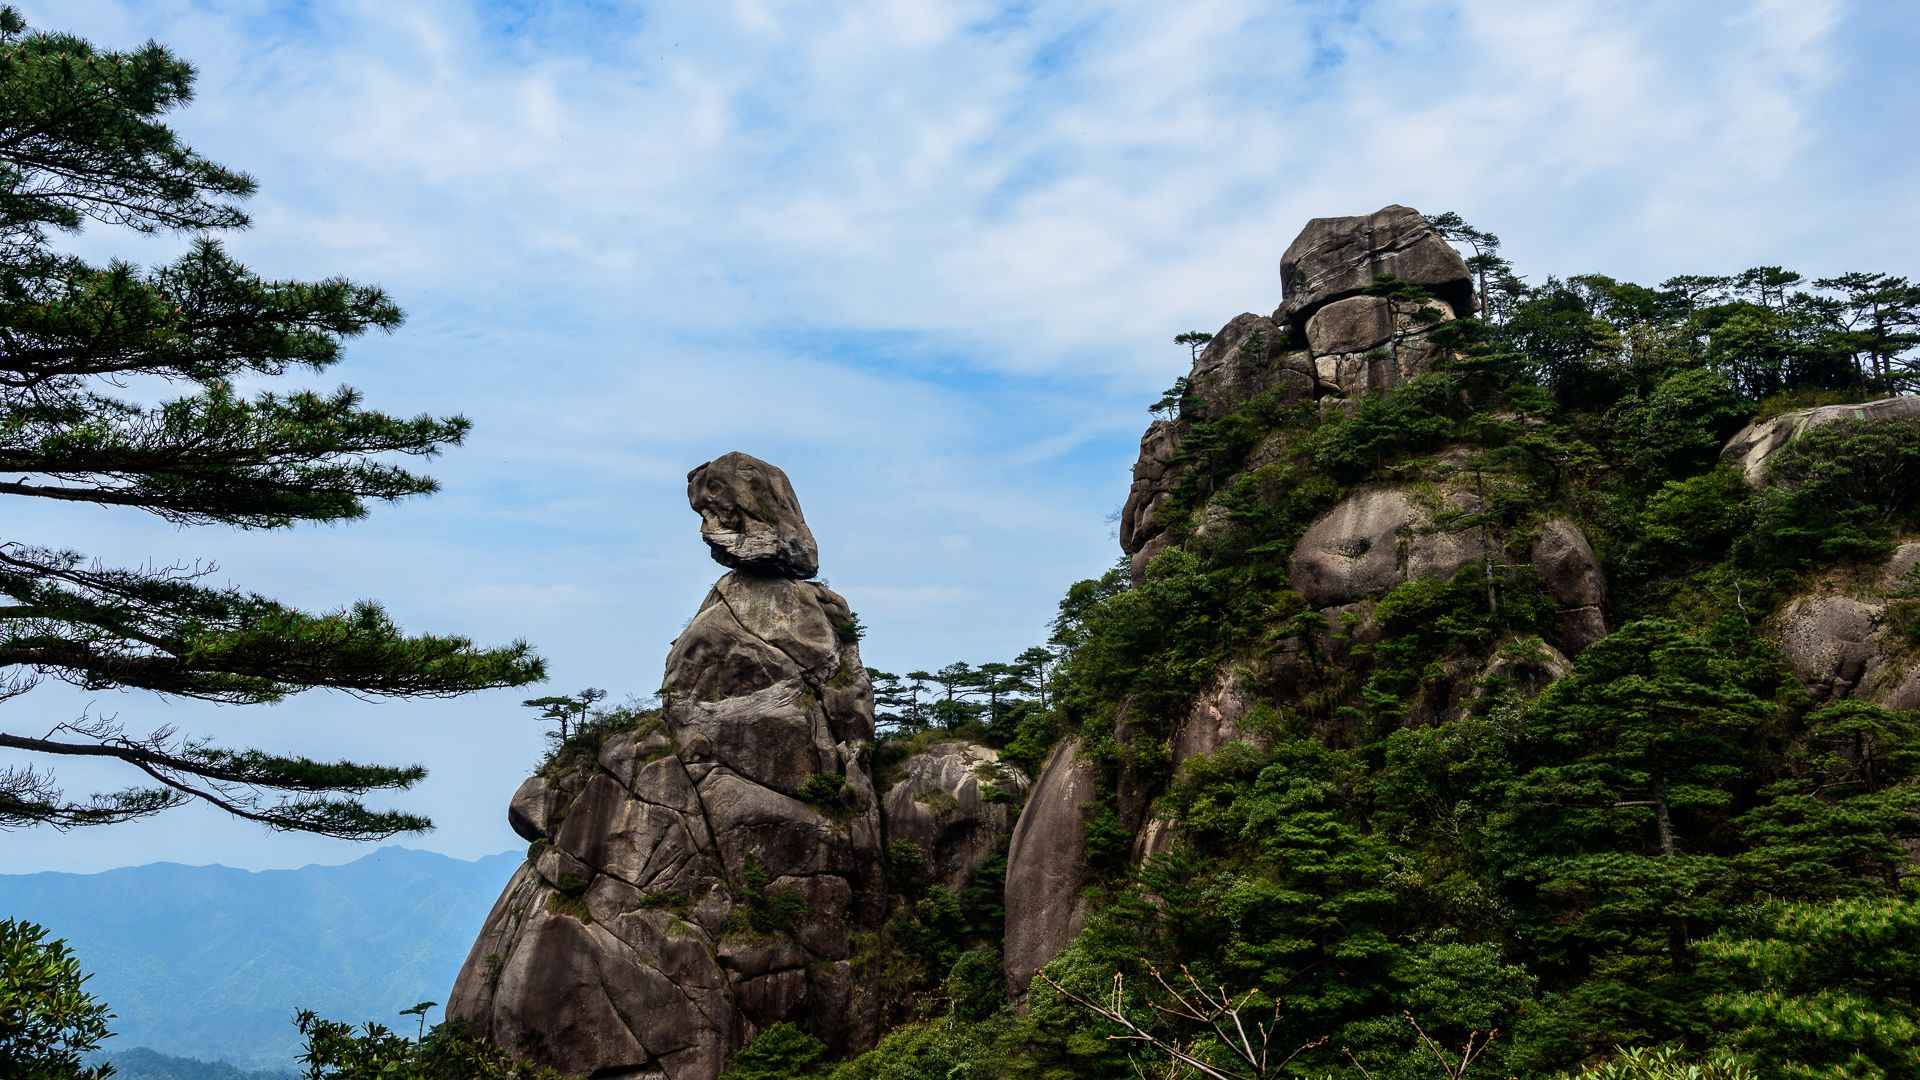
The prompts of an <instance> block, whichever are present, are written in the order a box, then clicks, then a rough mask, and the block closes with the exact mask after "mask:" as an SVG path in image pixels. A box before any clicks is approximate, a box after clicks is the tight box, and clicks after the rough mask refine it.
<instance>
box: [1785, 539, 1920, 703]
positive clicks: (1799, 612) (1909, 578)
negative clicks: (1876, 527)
mask: <svg viewBox="0 0 1920 1080" xmlns="http://www.w3.org/2000/svg"><path fill="white" fill-rule="evenodd" d="M1916 566H1920V541H1911V542H1908V543H1905V544H1902V545H1900V546H1899V548H1897V549H1896V550H1895V551H1894V553H1893V555H1892V557H1891V558H1889V559H1888V560H1887V561H1886V562H1885V563H1883V564H1882V565H1881V566H1879V567H1878V568H1876V569H1875V572H1874V573H1873V574H1872V575H1871V576H1870V577H1868V578H1866V579H1864V580H1862V579H1860V578H1859V576H1858V575H1856V576H1855V577H1854V578H1853V579H1852V580H1848V579H1847V578H1845V577H1841V578H1839V579H1831V578H1830V579H1829V580H1827V581H1824V582H1822V583H1821V584H1820V585H1819V586H1818V587H1816V588H1815V589H1814V590H1813V591H1811V592H1807V593H1804V594H1802V595H1800V596H1797V597H1794V598H1793V599H1792V600H1790V601H1788V602H1787V604H1786V605H1785V606H1784V607H1782V608H1781V610H1780V613H1779V614H1778V615H1776V616H1775V617H1774V619H1773V629H1774V634H1775V637H1776V638H1777V640H1778V641H1779V642H1780V650H1781V652H1782V653H1783V654H1784V655H1785V656H1786V659H1787V664H1788V666H1790V667H1792V668H1793V671H1794V674H1796V675H1798V676H1800V679H1801V681H1803V682H1805V683H1806V684H1807V689H1808V690H1809V691H1810V692H1811V693H1812V694H1813V697H1814V700H1816V701H1837V700H1840V699H1842V698H1859V699H1861V700H1864V701H1868V702H1871V703H1873V704H1875V705H1883V706H1885V707H1887V708H1889V709H1920V647H1917V643H1916V642H1915V641H1914V639H1913V637H1912V636H1911V633H1910V631H1907V630H1904V629H1903V627H1906V626H1912V625H1914V623H1915V622H1917V621H1920V610H1916V609H1917V608H1920V579H1916V578H1915V577H1914V576H1913V575H1914V568H1915V567H1916ZM1897 615H1904V616H1905V618H1897V617H1896V616H1897Z"/></svg>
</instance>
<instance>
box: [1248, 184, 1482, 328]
mask: <svg viewBox="0 0 1920 1080" xmlns="http://www.w3.org/2000/svg"><path fill="white" fill-rule="evenodd" d="M1382 274H1391V275H1392V276H1394V277H1397V278H1400V279H1401V280H1403V281H1410V282H1412V283H1414V284H1416V285H1423V286H1425V287H1426V288H1427V289H1428V290H1429V291H1431V292H1432V293H1433V295H1434V296H1435V297H1437V298H1439V299H1441V300H1443V301H1445V302H1446V303H1447V305H1448V306H1449V307H1451V308H1452V309H1453V311H1454V313H1455V314H1457V315H1467V314H1469V313H1471V312H1472V310H1473V279H1472V276H1471V275H1470V274H1469V273H1468V271H1467V264H1466V261H1465V260H1464V259H1462V258H1461V257H1460V253H1459V252H1457V251H1455V250H1454V249H1453V245H1451V244H1449V243H1447V242H1446V241H1445V240H1443V239H1441V238H1440V235H1439V234H1438V233H1436V232H1434V231H1433V229H1432V228H1431V227H1430V226H1429V225H1428V224H1427V221H1426V218H1424V217H1422V216H1421V215H1420V212H1419V211H1418V210H1415V209H1413V208H1411V207H1406V206H1397V205H1396V206H1387V207H1382V208H1381V209H1379V210H1376V211H1374V212H1373V213H1371V214H1363V215H1359V216H1356V217H1331V218H1314V219H1313V220H1311V221H1309V222H1307V226H1306V228H1304V229H1302V230H1301V231H1300V235H1299V236H1297V237H1295V238H1294V241H1293V243H1291V244H1289V245H1287V250H1286V253H1285V254H1284V255H1282V256H1281V257H1280V295H1281V297H1282V301H1281V304H1280V307H1279V309H1278V310H1276V311H1275V312H1274V313H1273V321H1274V322H1276V323H1281V324H1289V323H1290V324H1294V325H1300V324H1302V323H1304V322H1305V321H1306V320H1307V318H1308V317H1309V316H1311V315H1312V314H1313V313H1314V312H1315V311H1317V310H1319V309H1320V308H1321V307H1322V306H1324V305H1327V304H1331V303H1333V302H1334V301H1336V300H1344V299H1346V298H1347V297H1350V296H1358V295H1360V294H1361V293H1362V292H1364V291H1365V290H1366V289H1367V287H1368V286H1370V285H1372V284H1373V279H1374V278H1375V277H1377V276H1379V275H1382Z"/></svg>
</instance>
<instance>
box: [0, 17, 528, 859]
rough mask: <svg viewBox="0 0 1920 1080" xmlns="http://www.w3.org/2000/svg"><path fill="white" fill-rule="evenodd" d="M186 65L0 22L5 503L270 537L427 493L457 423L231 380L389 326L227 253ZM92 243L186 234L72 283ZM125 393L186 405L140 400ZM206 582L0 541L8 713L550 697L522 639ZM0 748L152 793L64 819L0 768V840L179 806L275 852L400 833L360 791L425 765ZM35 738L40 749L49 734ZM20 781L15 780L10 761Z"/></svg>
mask: <svg viewBox="0 0 1920 1080" xmlns="http://www.w3.org/2000/svg"><path fill="white" fill-rule="evenodd" d="M193 81H194V72H193V69H192V67H191V66H189V65H188V64H187V63H185V62H184V61H182V60H180V59H178V58H176V57H175V56H173V55H172V54H171V53H169V52H168V51H167V50H166V49H165V48H163V47H161V46H160V45H157V44H148V45H146V46H143V47H141V48H139V49H137V50H134V51H131V52H109V51H102V50H99V49H96V48H94V47H93V46H92V45H91V44H89V43H88V42H86V41H84V40H81V39H79V38H76V37H73V36H70V35H66V34H59V33H45V32H28V30H27V28H26V25H25V23H24V22H23V20H22V19H21V18H20V16H19V14H18V13H17V12H15V11H14V10H13V9H12V8H0V470H4V471H5V473H6V475H7V476H8V477H9V478H10V479H9V480H8V481H6V482H4V483H0V494H6V495H16V496H24V497H30V498H41V499H53V500H58V501H65V502H81V503H92V504H97V505H102V506H114V507H131V508H136V509H140V510H144V511H147V512H149V513H152V514H156V515H158V516H160V517H162V518H164V519H166V520H168V521H171V522H175V523H178V524H181V525H205V524H224V525H230V526H236V527H240V528H285V527H289V526H292V525H294V524H297V523H300V522H322V521H344V520H351V519H354V518H359V517H362V516H364V515H365V514H366V504H367V503H368V501H369V500H380V501H391V500H395V499H400V498H404V497H407V496H412V495H421V494H426V493H429V492H431V491H433V490H434V489H435V484H434V482H433V480H432V479H431V478H429V477H426V476H422V475H419V474H416V473H413V472H409V471H407V470H405V469H402V468H400V467H398V466H396V465H395V464H394V463H393V459H394V458H395V457H396V456H398V457H420V458H426V457H431V456H433V455H434V454H437V453H438V452H439V451H440V450H441V449H442V448H444V447H446V446H450V445H456V444H458V443H459V442H460V441H461V440H462V439H463V438H464V437H465V435H466V433H467V430H468V428H469V426H470V425H469V424H468V422H467V420H466V419H465V418H463V417H458V416H452V417H432V416H416V417H411V418H408V417H396V416H389V415H387V414H384V413H380V412H374V411H370V410H368V409H365V408H363V407H362V405H361V398H360V394H359V393H358V392H357V391H355V390H353V389H352V388H350V387H341V388H340V389H338V390H335V391H332V392H330V393H317V392H313V391H306V390H302V391H296V392H293V393H287V394H281V393H277V392H273V391H262V392H259V393H256V394H254V395H253V396H251V397H247V396H243V394H242V393H241V391H240V390H239V389H238V388H237V386H236V383H237V382H238V381H240V380H249V381H251V380H256V379H259V378H262V377H269V378H270V377H274V376H280V375H285V374H287V373H289V372H292V371H295V370H296V369H306V370H308V371H313V372H319V371H324V370H326V369H327V368H329V367H331V366H333V365H334V364H335V363H336V362H337V361H338V360H339V359H340V355H341V346H342V343H343V342H344V341H345V340H347V339H349V338H352V337H355V336H357V335H360V334H363V333H365V332H366V331H368V330H375V329H378V330H392V329H394V328H395V327H397V326H399V324H400V322H401V313H400V309H399V308H398V307H396V306H395V305H394V304H393V303H392V301H390V300H389V299H388V298H387V296H386V295H385V294H384V293H383V292H381V291H380V290H379V289H378V288H375V287H372V286H367V285H358V284H354V283H352V282H348V281H344V280H340V279H337V278H335V279H327V280H324V281H317V282H307V281H271V280H267V279H264V278H262V277H260V276H258V275H257V274H254V273H253V272H251V271H249V270H248V269H247V268H246V267H244V266H242V265H240V264H239V263H238V262H236V261H234V260H233V259H232V258H231V257H229V256H228V255H227V253H226V252H225V251H224V249H223V248H222V247H221V246H220V243H219V242H218V241H217V240H216V239H214V238H213V233H214V232H215V231H216V230H227V229H236V228H240V227H244V226H245V225H246V224H247V223H248V222H247V216H246V214H245V213H244V212H242V211H241V210H240V209H239V207H238V205H237V204H236V201H237V200H239V199H242V198H245V197H246V196H248V195H250V194H252V192H253V190H254V183H253V181H252V180H251V179H249V178H248V177H246V176H245V175H242V174H240V173H237V172H234V171H232V170H230V169H227V168H225V167H223V166H220V165H218V164H216V163H214V162H212V161H209V160H207V159H206V158H203V157H201V156H200V155H199V154H197V153H195V152H194V151H193V150H192V149H190V148H188V147H187V146H185V145H183V144H182V143H181V142H180V141H179V139H178V138H177V137H176V135H175V133H174V132H173V131H172V130H171V129H170V128H168V127H167V126H166V124H165V123H164V117H165V116H166V115H167V114H168V113H169V112H171V111H173V110H175V109H177V108H179V107H181V106H183V105H185V104H187V103H188V102H189V101H190V100H191V99H192V96H193ZM88 222H94V223H105V224H109V225H115V226H122V227H126V228H130V229H133V230H135V231H139V232H155V231H188V232H192V233H194V234H196V239H195V241H194V243H193V246H192V248H191V250H189V251H188V252H187V254H185V255H184V256H182V257H180V258H179V259H178V260H176V261H174V262H172V263H170V264H168V265H165V266H161V267H157V268H153V269H141V268H137V267H135V266H132V265H130V264H128V263H124V262H119V261H115V262H111V263H109V264H107V265H105V266H99V265H94V264H91V263H89V262H87V261H85V260H84V259H81V258H79V257H77V256H73V255H69V254H65V253H62V252H61V251H60V250H58V249H57V248H56V247H55V246H54V245H53V244H52V242H51V236H50V234H57V233H61V232H73V231H76V230H78V229H79V228H80V227H81V226H82V225H83V224H85V223H88ZM136 386H144V387H152V388H157V390H159V391H162V392H174V391H177V390H179V389H180V388H182V387H184V388H186V389H185V393H184V395H183V396H178V397H173V398H169V399H166V400H162V401H159V402H158V403H154V402H151V401H149V400H146V399H144V398H143V397H141V396H140V395H139V394H137V393H135V392H134V388H135V387H136ZM212 572H213V568H212V567H211V566H207V565H193V566H185V565H174V566H168V565H154V566H149V567H145V568H141V569H136V570H116V569H110V568H105V567H101V566H100V565H98V564H96V563H93V562H92V561H91V560H89V559H88V558H86V557H85V556H84V555H82V554H80V553H79V552H75V551H69V550H63V549H60V548H53V547H42V546H35V545H32V544H27V543H22V542H19V541H14V540H8V541H5V542H0V594H3V595H5V596H6V598H7V599H8V601H9V603H7V604H6V605H4V606H0V668H4V669H5V671H4V672H0V700H5V699H7V698H12V697H17V696H19V695H21V694H24V693H26V692H27V691H28V690H30V689H31V688H32V687H33V685H34V683H35V682H36V681H37V680H38V679H40V678H43V677H52V678H57V679H61V680H64V681H67V682H70V683H73V684H75V685H77V686H81V687H84V688H86V689H88V690H107V689H116V688H127V689H138V690H147V691H152V692H154V693H157V694H163V695H173V696H178V697H187V698H198V699H202V700H208V701H218V702H228V703H238V704H257V703H265V702H272V701H277V700H280V699H281V698H283V697H285V696H286V695H288V694H290V693H294V692H297V691H301V690H306V689H310V688H317V687H324V688H331V689H338V690H346V691H350V692H354V693H359V694H366V695H388V696H396V697H431V696H444V695H452V694H459V693H464V692H467V691H470V690H477V689H483V688H487V687H497V686H513V685H520V684H523V683H527V682H531V681H536V680H538V679H539V678H541V677H542V666H541V662H540V660H539V658H538V657H536V656H534V654H533V653H532V651H531V649H530V648H529V647H528V646H527V645H526V644H525V643H516V644H513V645H510V646H507V647H505V648H496V649H483V648H477V647H475V646H474V644H473V643H472V642H471V641H468V640H467V639H465V638H462V637H454V636H442V635H424V636H413V635H407V634H404V633H402V632H401V631H400V629H399V628H398V627H396V626H395V625H394V623H393V621H392V620H391V619H390V618H389V617H388V616H387V614H386V612H385V611H383V610H382V609H381V608H380V607H379V606H378V605H376V604H373V603H371V602H361V603H359V604H355V605H353V606H352V607H350V608H347V609H345V610H341V611H338V612H334V613H330V614H319V615H315V614H309V613H306V612H301V611H297V610H294V609H291V608H288V607H286V606H284V605H281V604H278V603H276V602H274V601H272V600H270V599H268V598H266V597H263V596H259V595H256V594H253V593H249V592H245V591H242V590H239V589H234V588H223V587H210V586H208V585H206V584H203V583H202V579H203V578H205V577H206V576H207V575H208V574H211V573H212ZM32 726H33V728H34V729H35V730H36V731H38V732H40V733H41V734H38V735H19V734H10V733H5V732H0V748H4V749H5V750H7V751H9V752H10V753H13V754H31V755H37V756H67V757H72V756H88V757H99V758H113V759H117V760H119V761H121V762H124V763H125V764H126V765H128V766H130V767H131V768H133V769H135V770H137V771H138V772H139V773H140V774H141V778H142V783H144V784H147V785H149V786H145V787H137V788H129V789H126V790H122V791H113V792H105V793H101V794H97V795H94V796H92V797H91V798H86V799H79V800H73V799H68V798H67V797H66V796H65V795H64V793H63V792H62V791H61V789H60V788H59V787H58V785H57V784H56V783H55V782H54V779H53V777H52V776H51V774H49V773H48V772H47V771H45V770H44V769H42V768H39V767H35V766H24V767H22V766H11V765H9V766H7V767H6V768H4V769H0V828H6V827H14V826H21V825H35V824H47V825H52V826H54V827H56V828H70V827H74V826H80V825H97V824H105V823H111V822H117V821H125V820H128V819H130V818H137V817H142V816H145V815H148V814H153V813H156V812H159V811H161V810H165V809H167V808H169V807H172V806H176V805H179V804H181V803H183V802H185V801H188V800H193V799H198V800H202V801H205V802H207V803H210V804H212V805H214V806H217V807H220V808H221V809H223V810H226V811H228V812H229V813H232V814H235V815H237V816H240V817H244V818H247V819H250V820H254V821H258V822H260V823H261V824H264V825H266V826H267V827H269V828H272V829H288V830H298V831H304V832H314V833H320V834H324V835H328V836H339V837H348V838H378V837H385V836H391V835H393V834H395V833H399V832H412V831H419V830H423V829H426V828H429V827H430V823H429V822H428V821H427V820H426V819H425V818H422V817H420V816H419V815H416V814H409V813H405V812H400V811H387V810H373V809H370V808H368V807H367V806H366V805H365V804H364V803H363V802H362V801H361V796H363V795H365V794H366V793H367V792H369V791H386V790H398V789H405V788H408V787H411V786H412V785H413V784H415V783H417V782H418V781H419V780H420V779H421V778H422V777H423V776H424V775H425V773H424V770H422V769H421V768H419V767H418V766H402V767H384V766H370V765H362V764H358V763H354V762H346V761H341V762H320V761H314V760H311V759H308V758H305V757H293V756H286V755H280V754H273V753H268V752H264V751H258V750H239V751H235V750H227V749H222V748H218V747H213V746H209V745H207V744H205V743H204V742H200V741H196V740H192V739H184V738H180V737H178V736H176V735H175V734H174V733H173V731H172V729H171V728H168V727H164V726H156V727H155V728H153V729H151V730H148V731H146V732H145V733H141V732H138V731H136V732H133V733H129V731H128V729H127V727H126V726H125V725H124V724H122V723H121V722H119V721H116V720H103V719H100V718H97V717H95V718H83V719H82V720H80V721H76V722H73V723H69V724H61V725H52V724H49V723H48V722H47V721H46V719H45V718H44V717H38V716H36V717H35V718H34V720H33V722H32ZM49 728H51V730H49ZM28 760H32V759H28Z"/></svg>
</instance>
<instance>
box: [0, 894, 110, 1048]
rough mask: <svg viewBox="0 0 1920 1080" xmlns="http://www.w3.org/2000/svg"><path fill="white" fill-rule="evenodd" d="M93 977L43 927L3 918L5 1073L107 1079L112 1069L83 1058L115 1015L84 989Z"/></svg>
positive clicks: (0, 973)
mask: <svg viewBox="0 0 1920 1080" xmlns="http://www.w3.org/2000/svg"><path fill="white" fill-rule="evenodd" d="M87 978H88V976H86V975H84V974H82V973H81V971H80V959H79V958H78V957H76V956H75V955H74V954H73V950H71V949H69V948H68V947H67V943H66V942H64V941H59V940H54V941H48V940H47V931H46V929H45V928H44V927H40V926H36V925H34V924H33V923H30V922H21V921H19V920H17V919H0V1076H4V1077H8V1078H9V1080H14V1078H17V1080H102V1078H105V1077H108V1076H111V1075H113V1067H112V1066H110V1065H93V1066H89V1065H83V1064H82V1063H81V1062H82V1060H83V1059H84V1058H85V1057H87V1055H89V1054H91V1053H92V1052H93V1051H95V1050H97V1049H99V1047H100V1043H101V1042H102V1041H103V1040H105V1039H106V1038H108V1037H109V1034H110V1033H109V1032H108V1030H107V1021H109V1020H112V1019H113V1013H111V1012H109V1011H108V1010H107V1006H106V1005H104V1004H102V1003H101V1002H99V1001H96V1000H94V998H93V996H92V995H90V994H88V993H87V992H86V990H85V983H86V981H87Z"/></svg>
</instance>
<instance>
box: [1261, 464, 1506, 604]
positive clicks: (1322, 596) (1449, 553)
mask: <svg viewBox="0 0 1920 1080" xmlns="http://www.w3.org/2000/svg"><path fill="white" fill-rule="evenodd" d="M1442 497H1443V498H1444V499H1445V501H1446V502H1447V503H1448V504H1449V505H1451V506H1452V507H1453V508H1454V509H1469V508H1471V507H1472V505H1474V504H1473V499H1472V496H1470V495H1468V494H1466V493H1463V492H1447V493H1445V494H1444V495H1443V496H1442ZM1433 522H1434V515H1433V512H1432V510H1431V509H1429V508H1428V507H1425V506H1422V505H1421V504H1420V503H1419V502H1417V501H1416V500H1415V499H1414V498H1413V496H1412V493H1411V492H1410V491H1409V490H1408V489H1406V488H1402V487H1391V486H1390V487H1376V488H1366V489H1363V490H1360V491H1356V492H1354V493H1353V494H1352V495H1349V496H1347V498H1345V499H1344V500H1342V501H1341V502H1340V504H1339V505H1338V506H1335V507H1334V508H1333V509H1332V510H1329V511H1327V512H1326V513H1325V514H1323V515H1321V517H1320V518H1319V519H1318V520H1316V521H1315V522H1314V523H1313V524H1312V525H1311V526H1309V527H1308V529H1307V531H1306V534H1305V535H1303V536H1302V537H1301V538H1300V542H1299V544H1297V545H1295V547H1294V550H1293V557H1292V561H1291V562H1290V564H1289V567H1288V576H1289V579H1290V583H1291V584H1292V585H1293V588H1294V590H1295V591H1296V592H1298V593H1299V594H1300V595H1301V596H1303V597H1305V598H1306V600H1307V602H1308V603H1309V604H1312V605H1313V606H1315V607H1327V606H1331V605H1335V604H1347V603H1352V602H1353V601H1356V600H1362V599H1366V598H1369V597H1375V596H1379V595H1381V594H1383V593H1385V592H1387V591H1388V590H1390V589H1392V588H1393V587H1394V586H1396V585H1399V584H1400V583H1402V582H1404V581H1408V580H1411V579H1413V578H1417V577H1451V576H1453V574H1454V572H1455V571H1457V570H1459V569H1460V568H1461V567H1463V566H1465V565H1467V564H1468V563H1470V562H1472V561H1474V560H1476V559H1479V558H1481V557H1482V556H1483V555H1484V554H1485V551H1486V546H1485V543H1484V542H1483V541H1482V539H1481V537H1480V534H1479V531H1478V530H1476V529H1462V530H1457V531H1452V532H1446V531H1441V530H1440V529H1438V528H1436V527H1435V526H1434V524H1433Z"/></svg>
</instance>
